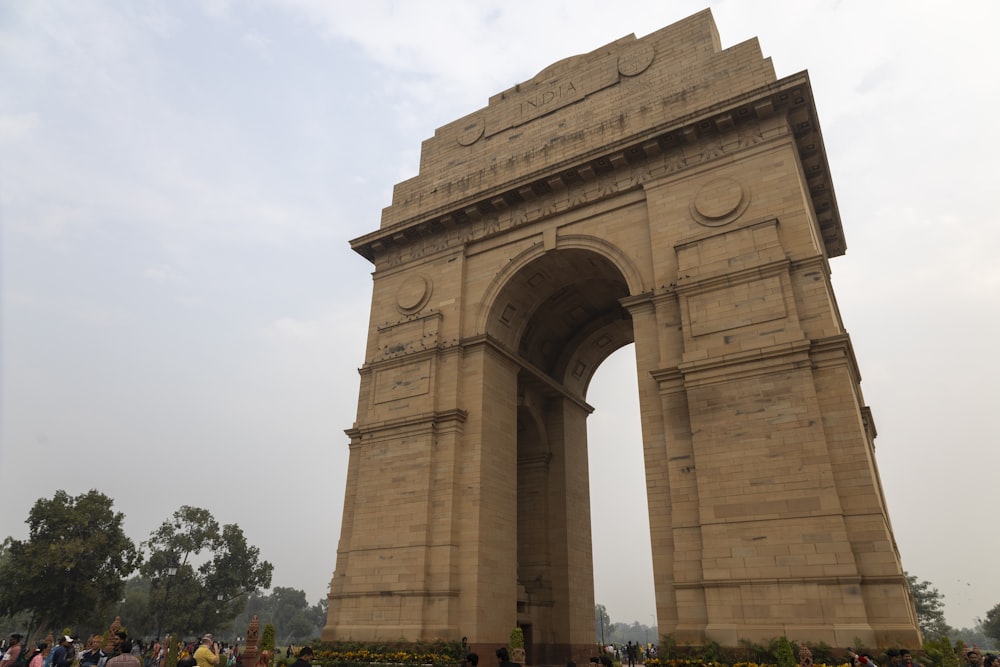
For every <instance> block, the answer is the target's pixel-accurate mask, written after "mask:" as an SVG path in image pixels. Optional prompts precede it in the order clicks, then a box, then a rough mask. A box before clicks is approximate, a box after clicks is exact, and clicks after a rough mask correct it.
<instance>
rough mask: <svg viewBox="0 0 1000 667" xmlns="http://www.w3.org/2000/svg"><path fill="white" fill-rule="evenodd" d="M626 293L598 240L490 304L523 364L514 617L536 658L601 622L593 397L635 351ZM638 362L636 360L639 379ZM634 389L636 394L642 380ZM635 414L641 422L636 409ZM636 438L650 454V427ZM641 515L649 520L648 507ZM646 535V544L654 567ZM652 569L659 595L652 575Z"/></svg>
mask: <svg viewBox="0 0 1000 667" xmlns="http://www.w3.org/2000/svg"><path fill="white" fill-rule="evenodd" d="M627 296H629V290H628V285H627V282H626V280H625V278H624V277H623V276H622V274H621V272H620V271H619V270H618V269H617V268H616V267H615V266H614V265H613V264H612V262H611V261H609V260H608V259H607V258H605V257H602V256H601V255H599V254H597V253H595V252H593V251H590V250H583V249H571V250H562V251H559V250H557V251H551V252H548V253H546V254H544V255H542V256H541V257H539V258H537V259H535V260H534V261H532V262H529V263H528V264H527V265H525V266H524V267H522V268H521V269H520V270H519V271H518V272H517V273H516V274H515V275H514V276H512V277H511V279H510V280H509V281H508V283H507V284H506V285H505V286H504V287H503V288H502V289H501V290H500V292H499V294H498V298H497V300H496V302H495V304H494V306H493V309H492V311H491V313H490V318H489V324H488V329H487V331H488V333H489V334H490V335H491V336H492V337H493V338H494V339H495V340H497V341H498V342H500V343H501V344H502V345H504V346H505V347H507V349H508V350H509V351H510V352H512V353H513V354H514V355H515V356H516V358H517V359H518V360H519V363H520V364H521V365H522V370H521V371H520V372H519V373H518V377H517V438H516V440H517V483H516V488H517V511H516V516H517V520H516V524H517V527H516V560H517V623H518V625H519V626H521V627H522V628H523V629H524V631H525V636H526V648H527V651H528V655H527V660H528V662H529V663H530V664H552V663H554V662H558V661H559V660H560V659H561V657H562V656H564V655H565V654H566V651H567V650H568V649H569V647H570V644H571V643H572V642H571V637H579V636H580V635H581V627H579V626H580V625H582V624H583V621H582V620H581V619H587V622H588V623H589V625H590V628H589V632H592V627H593V625H592V609H593V605H594V577H593V567H594V565H593V562H594V559H593V549H592V547H593V542H592V539H591V521H592V518H591V511H590V508H591V498H592V495H591V475H590V472H589V456H590V455H589V453H588V445H587V442H588V424H587V421H588V417H589V415H590V413H591V411H592V408H591V407H590V406H589V405H588V404H587V403H586V402H585V398H586V396H587V392H588V387H589V385H590V382H591V380H592V378H593V377H594V373H595V372H596V371H597V369H598V367H600V366H601V365H602V363H603V362H604V361H605V360H606V359H608V358H609V357H610V356H611V355H612V354H614V353H615V352H616V351H617V350H621V349H622V348H624V347H626V346H628V347H627V350H626V354H628V353H629V352H630V351H631V350H632V348H631V346H630V344H631V343H632V341H633V339H634V334H633V329H632V319H631V316H630V315H629V313H628V311H627V310H626V309H625V308H624V307H623V306H622V305H621V300H622V299H624V298H625V297H627ZM626 367H627V364H626ZM634 369H635V362H634V361H633V362H632V372H633V379H632V381H631V384H632V385H633V387H634V385H635V379H634ZM632 393H633V394H634V395H635V398H634V400H637V392H636V390H635V389H633V392H632ZM634 412H635V413H636V414H637V412H638V409H637V408H635V410H634ZM634 423H635V425H636V427H637V426H638V423H639V422H638V418H637V417H636V418H635V419H634ZM634 430H636V431H637V430H638V429H637V428H636V429H634ZM637 441H638V443H639V447H638V451H639V452H640V454H639V460H640V461H641V449H642V447H641V437H638V438H637ZM637 466H638V468H639V469H638V470H637V471H634V473H635V474H634V476H633V477H634V479H635V480H637V482H638V484H639V485H640V486H643V485H644V476H643V475H644V473H643V472H642V465H641V463H639V464H637ZM644 496H645V494H644V492H643V493H642V497H644ZM633 509H634V508H633ZM633 514H635V515H637V516H638V517H639V521H640V522H641V518H642V517H644V516H647V515H648V510H647V509H645V508H643V509H642V510H641V511H639V510H636V511H634V512H633ZM647 525H648V522H647ZM647 532H648V531H647ZM648 539H649V538H648V535H647V537H646V544H647V546H646V548H645V550H644V551H645V553H646V554H647V561H650V563H649V564H648V565H647V566H646V569H648V570H650V571H651V559H650V557H649V548H648ZM648 579H649V586H648V588H647V591H648V592H649V595H650V596H651V595H652V593H651V590H652V585H651V581H652V575H651V574H650V576H649V577H648ZM581 606H585V610H586V611H585V613H581V612H580V607H581ZM574 624H575V626H574ZM584 632H587V631H584ZM589 632H587V634H589ZM591 636H592V635H591Z"/></svg>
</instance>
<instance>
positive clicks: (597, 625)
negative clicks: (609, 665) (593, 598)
mask: <svg viewBox="0 0 1000 667" xmlns="http://www.w3.org/2000/svg"><path fill="white" fill-rule="evenodd" d="M610 629H611V616H609V615H608V610H607V608H606V607H605V606H604V605H603V604H595V605H594V634H595V635H596V637H597V642H598V643H601V642H604V641H607V640H608V639H609V638H610V635H609V634H608V633H609V632H610Z"/></svg>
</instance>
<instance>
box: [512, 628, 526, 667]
mask: <svg viewBox="0 0 1000 667" xmlns="http://www.w3.org/2000/svg"><path fill="white" fill-rule="evenodd" d="M524 658H525V653H524V632H522V631H521V628H514V629H513V630H511V631H510V661H511V662H516V663H518V664H519V665H523V664H524Z"/></svg>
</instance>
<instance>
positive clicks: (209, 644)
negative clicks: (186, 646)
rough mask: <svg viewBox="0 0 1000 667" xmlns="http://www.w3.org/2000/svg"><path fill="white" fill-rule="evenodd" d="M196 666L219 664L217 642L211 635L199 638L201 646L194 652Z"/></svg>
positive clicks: (209, 666) (206, 666)
mask: <svg viewBox="0 0 1000 667" xmlns="http://www.w3.org/2000/svg"><path fill="white" fill-rule="evenodd" d="M194 660H195V663H196V664H197V667H212V665H217V664H219V644H218V642H216V641H215V639H214V638H213V637H212V635H205V636H204V637H202V638H201V646H199V647H198V649H197V650H196V651H195V652H194Z"/></svg>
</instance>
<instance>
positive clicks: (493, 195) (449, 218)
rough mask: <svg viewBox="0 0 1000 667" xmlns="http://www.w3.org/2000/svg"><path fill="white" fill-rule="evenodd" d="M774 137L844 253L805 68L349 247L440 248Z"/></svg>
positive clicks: (365, 252) (368, 252)
mask: <svg viewBox="0 0 1000 667" xmlns="http://www.w3.org/2000/svg"><path fill="white" fill-rule="evenodd" d="M775 137H785V138H786V140H787V138H788V137H790V138H791V139H792V140H793V141H794V142H795V145H796V147H797V150H798V154H799V159H800V161H801V164H802V171H803V175H804V177H805V179H806V182H807V184H808V187H809V193H810V197H811V199H812V204H813V209H814V211H815V213H816V216H817V219H818V221H819V225H820V230H821V233H822V235H823V240H824V244H825V246H826V251H827V254H828V255H829V256H831V257H832V256H838V255H842V254H843V253H844V252H845V250H846V243H845V241H844V236H843V228H842V225H841V221H840V214H839V210H838V208H837V203H836V197H835V195H834V191H833V184H832V179H831V175H830V170H829V164H828V162H827V158H826V153H825V149H824V146H823V139H822V133H821V131H820V126H819V120H818V117H817V114H816V108H815V103H814V100H813V96H812V89H811V86H810V84H809V78H808V75H807V73H805V72H800V73H799V74H795V75H792V76H789V77H786V78H784V79H780V80H778V81H775V82H774V83H771V84H769V85H766V86H763V87H761V88H758V89H757V90H754V91H752V92H749V93H746V94H743V95H739V96H736V97H733V98H730V99H728V100H726V101H724V102H721V103H718V104H715V105H712V106H710V107H708V108H705V109H703V110H701V111H698V112H695V113H691V114H688V115H686V116H684V117H682V118H679V119H673V120H671V121H669V122H667V123H664V124H663V125H661V126H657V127H655V128H653V129H652V130H649V131H646V132H643V133H640V134H636V135H633V136H631V137H629V138H628V140H623V141H620V142H618V143H617V144H611V145H605V146H603V147H602V149H601V151H600V152H593V153H590V154H587V153H584V154H582V155H579V156H576V157H574V158H573V159H571V160H567V161H565V162H560V163H556V164H554V165H549V166H547V167H546V168H545V169H541V170H538V171H537V172H534V173H529V174H528V175H526V176H525V177H523V178H521V179H517V180H514V181H510V182H508V183H504V184H502V185H500V186H496V187H493V188H489V189H483V190H479V191H476V192H475V194H473V195H471V196H468V197H457V198H455V199H453V200H451V201H448V202H447V203H445V204H443V205H441V206H438V207H436V208H430V209H428V210H424V211H421V212H420V213H419V214H417V215H415V216H413V217H410V218H407V219H404V220H402V221H400V222H397V223H395V224H391V225H388V226H386V227H383V228H382V229H379V230H378V231H375V232H372V233H370V234H366V235H364V236H361V237H358V238H356V239H354V240H353V241H352V242H351V247H352V248H353V249H354V250H355V251H356V252H358V253H359V254H361V255H362V256H364V257H366V258H367V259H369V260H370V261H373V262H374V261H376V258H378V257H384V256H385V255H387V254H392V253H399V252H400V251H401V250H402V249H403V248H406V247H409V246H415V245H420V246H423V247H426V246H427V243H428V239H430V238H448V237H450V238H453V239H455V241H453V242H447V241H444V242H442V241H438V242H437V243H436V244H434V245H433V249H435V250H440V249H443V247H444V246H451V245H453V244H454V245H457V244H458V243H462V242H464V241H465V240H467V239H472V238H480V237H481V236H482V235H483V234H484V233H488V232H489V231H490V230H493V231H499V230H501V229H504V228H510V227H514V226H518V225H521V224H526V223H530V222H535V221H537V220H540V219H542V218H543V217H546V216H548V215H552V214H554V213H562V212H564V211H565V210H569V209H571V208H576V207H579V206H584V205H588V204H592V203H593V202H594V201H595V200H598V199H602V198H605V197H608V196H614V195H617V194H619V193H620V192H624V191H627V190H631V189H635V188H639V187H641V186H642V184H643V183H645V182H647V181H649V180H653V179H657V178H660V177H661V176H662V175H667V174H670V173H674V172H677V171H683V170H687V169H690V168H692V167H694V166H696V165H700V164H703V163H705V162H707V161H709V160H712V159H716V158H719V157H723V156H726V155H728V154H730V153H732V152H737V151H741V150H745V149H747V148H749V147H751V146H752V145H754V144H756V143H760V142H762V141H765V140H767V139H768V138H772V139H773V138H775ZM595 186H596V187H595ZM477 229H481V230H483V231H479V232H477V231H476V230H477ZM442 243H443V245H442ZM424 252H426V250H425V251H423V252H421V253H420V255H422V254H424ZM411 254H412V253H411Z"/></svg>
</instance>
